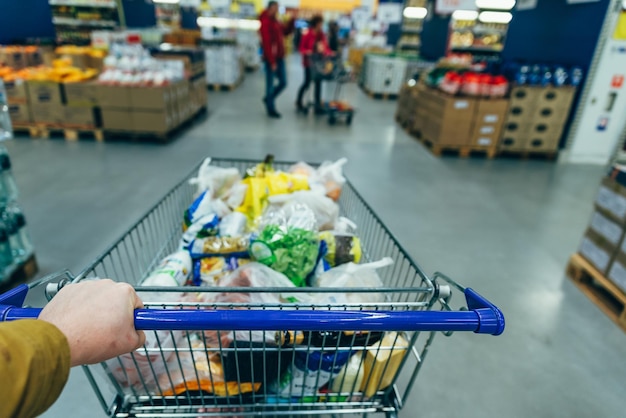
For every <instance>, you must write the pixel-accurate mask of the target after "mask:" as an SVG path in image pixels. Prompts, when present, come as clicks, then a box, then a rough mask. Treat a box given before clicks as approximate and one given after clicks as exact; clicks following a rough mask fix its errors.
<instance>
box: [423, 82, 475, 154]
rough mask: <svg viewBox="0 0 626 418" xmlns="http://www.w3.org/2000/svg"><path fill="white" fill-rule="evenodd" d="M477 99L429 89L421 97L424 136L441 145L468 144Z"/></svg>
mask: <svg viewBox="0 0 626 418" xmlns="http://www.w3.org/2000/svg"><path fill="white" fill-rule="evenodd" d="M475 105H476V99H474V98H466V97H463V98H459V97H453V96H448V95H446V94H444V93H440V92H438V91H436V90H434V89H429V90H427V91H425V92H424V93H423V95H422V96H421V97H420V107H422V108H423V112H424V113H423V115H424V120H425V121H426V123H425V127H423V128H422V136H424V138H425V139H428V140H430V141H432V142H433V143H436V144H439V145H467V144H469V142H470V139H471V134H472V127H473V123H474V115H475Z"/></svg>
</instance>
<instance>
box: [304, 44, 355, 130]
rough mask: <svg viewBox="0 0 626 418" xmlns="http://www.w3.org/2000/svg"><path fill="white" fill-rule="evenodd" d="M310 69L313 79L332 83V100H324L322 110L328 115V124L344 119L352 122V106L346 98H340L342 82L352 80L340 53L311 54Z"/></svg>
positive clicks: (345, 82) (347, 123)
mask: <svg viewBox="0 0 626 418" xmlns="http://www.w3.org/2000/svg"><path fill="white" fill-rule="evenodd" d="M311 70H312V76H313V79H318V80H323V81H327V82H331V83H333V84H334V88H332V91H333V93H332V100H329V101H326V102H324V111H325V113H326V114H327V115H328V124H329V125H334V124H335V123H337V121H339V120H342V119H343V120H344V121H345V122H346V125H350V124H352V118H353V116H354V107H353V106H352V105H351V104H350V102H349V101H347V100H346V99H342V95H341V92H342V87H343V85H344V84H347V83H351V82H354V76H353V74H352V72H351V71H350V70H349V69H348V68H346V67H345V66H344V65H343V59H342V57H341V55H326V54H312V55H311Z"/></svg>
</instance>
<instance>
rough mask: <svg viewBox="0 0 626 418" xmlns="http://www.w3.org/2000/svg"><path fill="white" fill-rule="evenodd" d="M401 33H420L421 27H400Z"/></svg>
mask: <svg viewBox="0 0 626 418" xmlns="http://www.w3.org/2000/svg"><path fill="white" fill-rule="evenodd" d="M402 33H403V34H406V35H411V34H414V35H419V34H420V33H422V29H411V28H406V29H404V28H402Z"/></svg>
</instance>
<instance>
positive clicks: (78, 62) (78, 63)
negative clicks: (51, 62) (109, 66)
mask: <svg viewBox="0 0 626 418" xmlns="http://www.w3.org/2000/svg"><path fill="white" fill-rule="evenodd" d="M58 58H60V59H64V60H69V61H70V62H71V63H72V64H71V65H72V67H76V68H80V69H83V70H84V69H85V68H89V65H90V60H89V58H90V57H89V55H87V54H60V55H58Z"/></svg>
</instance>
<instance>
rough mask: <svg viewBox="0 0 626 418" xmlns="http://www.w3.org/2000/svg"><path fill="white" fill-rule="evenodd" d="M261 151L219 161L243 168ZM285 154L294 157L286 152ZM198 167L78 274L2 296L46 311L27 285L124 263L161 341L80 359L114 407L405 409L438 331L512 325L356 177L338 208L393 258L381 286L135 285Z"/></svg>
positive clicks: (206, 411) (193, 411) (153, 259)
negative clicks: (312, 298) (458, 301)
mask: <svg viewBox="0 0 626 418" xmlns="http://www.w3.org/2000/svg"><path fill="white" fill-rule="evenodd" d="M257 163H258V161H245V160H227V159H220V160H213V161H212V164H213V165H217V166H222V167H237V168H238V169H239V170H240V172H244V170H245V169H246V168H247V167H249V166H252V165H254V164H257ZM274 166H275V168H277V169H286V168H287V167H288V164H286V163H274ZM196 171H197V170H195V169H194V171H193V172H192V173H191V174H190V175H189V176H188V177H187V178H185V179H184V180H183V181H181V182H180V183H179V184H178V185H177V186H176V187H174V189H172V190H171V191H170V192H168V193H167V194H166V195H165V197H164V198H163V199H162V200H161V201H159V202H158V203H157V204H156V205H154V206H153V207H152V208H151V209H150V210H149V211H148V212H147V213H146V215H145V216H144V217H143V218H141V219H140V220H139V221H138V222H136V223H135V224H133V225H132V227H131V228H130V229H129V230H128V232H126V233H125V234H124V235H123V236H122V237H121V238H120V239H119V240H117V241H116V242H115V243H114V244H113V245H112V246H110V247H109V248H108V249H107V250H106V251H104V253H103V254H102V255H101V256H100V257H98V258H97V259H96V260H95V261H94V262H93V263H91V264H90V265H89V266H88V267H87V268H85V269H84V270H83V271H82V272H81V273H80V274H79V275H78V276H76V277H73V276H72V275H71V274H70V273H69V272H65V273H62V274H61V275H56V276H51V277H49V278H46V279H43V280H40V281H38V282H36V283H33V284H31V285H29V286H27V285H22V286H19V287H17V288H15V289H13V290H12V291H10V292H9V293H7V294H5V295H2V296H0V320H5V321H7V320H16V319H21V318H27V317H30V318H33V317H36V316H37V315H38V314H39V312H40V309H38V308H22V307H21V306H23V305H24V303H25V298H26V296H27V293H28V291H29V289H30V290H31V295H29V297H30V296H32V294H33V293H35V291H44V292H45V293H46V295H47V297H48V300H49V299H50V298H51V297H52V296H53V295H54V293H55V292H56V291H57V290H58V289H59V287H60V286H62V285H63V284H64V283H67V282H70V281H71V282H80V281H81V280H85V279H90V278H94V277H113V278H117V279H118V280H124V281H128V282H129V283H131V284H133V285H134V286H136V289H137V291H138V292H140V295H141V297H142V299H143V300H144V304H145V307H146V309H139V310H137V311H136V314H135V325H136V327H137V328H138V329H143V330H146V336H147V340H148V341H151V342H153V343H154V342H156V343H155V344H152V345H150V343H148V342H147V343H146V345H145V346H144V348H142V349H139V350H137V351H136V352H134V353H131V354H128V355H125V356H120V357H118V358H116V359H113V360H110V361H108V362H104V363H101V364H99V365H92V366H83V368H84V371H85V373H86V375H87V378H88V380H89V381H90V383H91V385H92V386H93V389H94V390H95V393H96V396H97V397H98V400H99V401H100V403H101V404H102V407H103V408H104V411H105V412H106V413H107V414H108V415H109V416H111V417H129V416H131V417H134V416H141V417H216V416H232V417H235V416H251V415H264V416H265V415H276V416H278V415H282V416H285V415H308V414H331V415H338V414H356V413H359V414H364V415H365V414H367V413H385V414H386V415H387V416H388V417H394V416H397V414H398V412H399V411H400V410H401V409H402V407H403V405H404V404H405V402H406V400H407V398H408V396H409V393H410V392H411V389H412V387H413V385H414V383H415V380H416V377H417V376H418V372H419V371H420V369H421V367H422V365H423V362H424V360H425V358H426V354H427V352H428V348H429V347H430V346H431V344H432V342H433V338H434V337H435V335H436V334H437V333H438V332H442V333H443V334H444V335H447V336H449V335H451V334H452V332H454V331H472V332H475V333H485V334H492V335H499V334H501V333H502V332H503V330H504V317H503V316H502V313H501V312H500V311H499V309H498V308H497V307H495V306H494V305H493V304H491V303H490V302H489V301H487V300H486V299H484V298H483V297H481V296H480V295H479V294H477V293H476V292H474V291H473V290H471V289H469V288H463V287H462V286H460V285H458V284H457V283H455V282H454V281H452V280H451V279H450V278H448V277H446V276H444V275H443V274H440V273H435V274H434V275H433V276H432V277H429V276H427V275H426V274H425V273H424V272H423V271H422V270H421V269H420V268H419V267H418V265H417V264H416V263H415V262H414V261H413V260H412V259H411V258H410V257H409V255H408V254H407V252H406V251H405V250H404V249H403V248H402V247H401V246H400V244H399V243H398V242H397V240H396V239H395V238H394V236H393V235H392V233H391V232H390V231H389V229H388V228H387V227H386V226H385V225H384V224H383V223H382V222H381V220H380V219H379V218H378V216H377V215H376V214H375V213H374V212H373V210H372V209H371V208H370V207H369V206H368V205H367V204H366V203H365V201H364V200H363V198H362V197H361V195H360V194H359V193H358V192H357V191H356V190H355V189H354V188H353V186H352V185H351V184H350V183H349V182H348V183H346V184H345V186H344V188H343V191H342V193H341V197H340V201H339V204H340V208H341V209H340V210H341V215H342V216H346V217H348V218H349V219H351V220H353V221H354V222H355V223H356V224H357V225H358V226H359V236H360V238H361V242H362V251H363V258H364V259H365V260H377V259H380V258H382V257H384V256H390V257H392V258H393V259H394V260H395V262H394V264H393V266H389V267H387V268H385V269H381V270H380V271H379V274H380V277H381V279H382V281H383V283H384V287H383V288H376V289H372V288H358V289H355V288H349V289H341V288H332V289H328V288H291V287H290V288H250V287H235V288H209V287H198V288H196V287H138V286H137V285H138V284H139V283H140V282H141V280H142V279H143V278H145V277H147V275H148V274H149V273H150V271H151V270H152V269H153V268H154V267H155V265H156V264H157V263H158V262H159V260H161V258H162V257H163V256H165V255H167V254H169V253H171V252H172V251H175V250H176V248H177V246H178V242H179V238H180V233H181V232H180V231H181V215H182V213H183V211H184V210H185V209H186V208H187V206H188V205H189V203H190V202H191V201H192V199H193V197H194V192H195V186H192V185H190V184H189V182H188V180H189V178H191V177H192V176H193V175H194V174H195V173H196ZM216 292H218V293H220V294H221V295H222V296H226V297H228V296H229V295H233V296H240V295H243V294H247V295H252V294H280V293H283V292H288V293H289V294H290V295H296V296H297V295H298V294H300V293H303V294H304V293H307V294H316V295H318V296H319V295H324V294H327V295H331V296H332V295H337V294H340V293H341V292H346V293H350V294H352V295H362V297H363V298H364V299H365V300H367V299H368V297H369V296H371V295H372V294H376V295H378V296H381V295H384V298H383V300H384V302H380V301H377V302H361V303H340V304H332V303H319V304H312V303H297V302H294V303H276V304H273V303H247V302H240V301H237V300H235V301H227V302H214V301H213V302H204V301H203V299H207V298H206V297H207V296H210V295H211V294H214V293H216ZM455 293H463V294H464V296H465V301H466V305H467V306H466V307H463V308H461V309H460V310H453V308H452V305H451V300H452V296H453V295H454V294H455ZM164 295H165V296H167V301H166V302H164V301H163V297H164ZM181 295H183V297H182V299H181ZM208 299H211V298H208ZM235 299H237V298H235ZM213 300H214V299H213ZM221 300H224V299H223V298H222V299H221ZM379 300H380V299H379ZM26 302H28V300H27V301H26ZM292 331H297V332H292ZM308 331H319V333H315V332H311V333H308V334H307V332H308ZM359 331H364V332H359ZM381 331H384V332H385V333H384V334H381ZM297 335H298V336H299V341H296V344H293V341H292V344H289V341H288V340H289V338H291V337H294V338H295V337H296V336H297ZM303 336H304V337H303ZM314 336H315V338H314ZM285 337H288V338H287V339H285ZM294 382H295V383H294Z"/></svg>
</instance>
